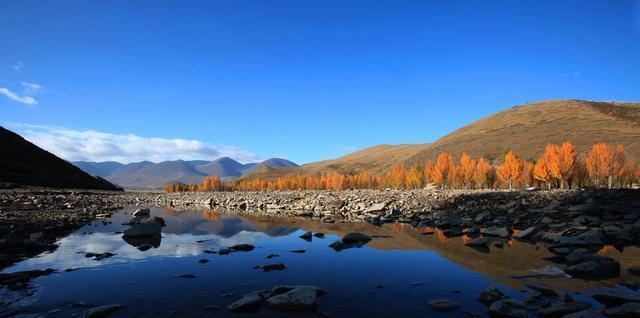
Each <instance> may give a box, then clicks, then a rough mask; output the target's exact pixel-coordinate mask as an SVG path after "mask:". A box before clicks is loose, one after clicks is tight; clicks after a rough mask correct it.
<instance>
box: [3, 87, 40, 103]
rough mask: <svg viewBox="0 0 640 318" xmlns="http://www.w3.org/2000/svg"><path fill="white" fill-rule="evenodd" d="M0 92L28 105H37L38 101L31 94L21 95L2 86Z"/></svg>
mask: <svg viewBox="0 0 640 318" xmlns="http://www.w3.org/2000/svg"><path fill="white" fill-rule="evenodd" d="M0 94H2V95H4V96H7V97H8V98H9V99H12V100H14V101H16V102H18V103H22V104H26V105H36V104H38V101H36V100H35V98H33V97H31V96H20V95H18V94H16V93H14V92H12V91H11V90H9V89H8V88H6V87H0Z"/></svg>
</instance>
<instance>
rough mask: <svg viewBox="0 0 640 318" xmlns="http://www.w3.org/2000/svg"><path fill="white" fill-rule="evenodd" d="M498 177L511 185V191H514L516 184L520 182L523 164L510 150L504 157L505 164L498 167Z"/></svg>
mask: <svg viewBox="0 0 640 318" xmlns="http://www.w3.org/2000/svg"><path fill="white" fill-rule="evenodd" d="M497 173H498V177H499V178H500V180H502V181H503V182H505V183H507V184H508V185H509V190H513V185H514V183H516V182H518V180H519V179H520V176H521V174H522V162H521V161H520V158H519V157H518V155H517V154H516V153H515V152H513V151H511V150H509V152H507V154H506V155H505V156H504V163H502V165H500V167H498V170H497Z"/></svg>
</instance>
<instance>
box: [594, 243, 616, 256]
mask: <svg viewBox="0 0 640 318" xmlns="http://www.w3.org/2000/svg"><path fill="white" fill-rule="evenodd" d="M615 249H616V248H615V247H614V246H613V245H605V246H603V247H602V248H601V249H600V250H599V251H598V255H606V254H609V253H611V252H613V251H614V250H615Z"/></svg>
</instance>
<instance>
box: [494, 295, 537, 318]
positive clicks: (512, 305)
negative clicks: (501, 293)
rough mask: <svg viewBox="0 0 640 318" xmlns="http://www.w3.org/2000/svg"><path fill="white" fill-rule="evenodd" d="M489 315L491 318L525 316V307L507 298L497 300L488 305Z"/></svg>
mask: <svg viewBox="0 0 640 318" xmlns="http://www.w3.org/2000/svg"><path fill="white" fill-rule="evenodd" d="M489 316H491V317H492V318H527V317H529V314H528V313H527V309H526V308H525V307H524V306H523V305H521V304H518V303H516V302H515V301H512V300H509V299H503V300H498V301H496V302H494V303H493V304H491V306H489Z"/></svg>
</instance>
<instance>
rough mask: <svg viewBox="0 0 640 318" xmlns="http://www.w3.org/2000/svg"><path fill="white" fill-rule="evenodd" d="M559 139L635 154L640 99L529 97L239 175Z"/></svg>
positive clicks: (378, 163) (383, 166)
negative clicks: (345, 150)
mask: <svg viewBox="0 0 640 318" xmlns="http://www.w3.org/2000/svg"><path fill="white" fill-rule="evenodd" d="M425 129H428V128H425ZM564 141H570V142H571V143H573V145H574V146H575V148H576V151H577V152H578V154H579V155H583V154H585V153H587V152H588V151H589V150H591V147H592V145H593V144H594V143H597V142H606V143H611V144H622V145H624V146H625V147H626V150H627V154H628V155H629V156H630V157H632V158H636V159H640V103H627V102H624V103H623V102H597V101H585V100H551V101H542V102H536V103H529V104H525V105H520V106H514V107H512V108H509V109H506V110H503V111H500V112H498V113H495V114H492V115H490V116H488V117H485V118H482V119H480V120H477V121H475V122H473V123H471V124H469V125H467V126H464V127H462V128H460V129H457V130H455V131H453V132H451V133H450V134H448V135H446V136H444V137H442V138H440V139H438V140H436V141H435V142H433V143H424V144H410V145H406V144H405V145H378V146H373V147H370V148H366V149H363V150H359V151H356V152H353V153H350V154H347V155H345V156H343V157H340V158H336V159H333V160H324V161H318V162H313V163H309V164H306V165H302V166H300V167H287V168H283V169H273V168H269V167H262V168H260V169H256V170H255V171H253V172H252V173H250V174H248V175H246V176H243V177H242V179H244V180H251V179H256V178H262V179H274V178H277V177H282V176H287V175H316V176H317V175H320V174H322V173H327V172H340V173H343V174H354V173H359V172H364V171H370V172H372V173H376V174H380V173H385V172H387V171H389V169H390V168H391V166H392V165H393V164H395V163H401V164H404V165H405V166H410V165H412V164H414V163H416V162H425V161H427V160H434V159H436V157H437V156H438V154H439V153H441V152H443V151H447V152H449V153H451V154H452V155H453V156H454V157H455V158H456V159H457V158H459V156H460V155H461V154H462V152H465V151H466V152H468V153H469V154H471V155H472V156H474V157H478V156H484V157H485V158H487V159H488V160H490V161H492V162H494V163H497V162H499V161H500V160H501V158H500V154H501V153H503V152H504V151H505V150H507V149H511V150H514V151H515V152H517V153H518V154H519V155H520V156H521V157H522V158H525V159H528V158H537V157H538V156H539V155H540V154H541V153H542V152H543V151H544V149H545V146H546V145H547V144H549V143H556V144H558V143H562V142H564Z"/></svg>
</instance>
